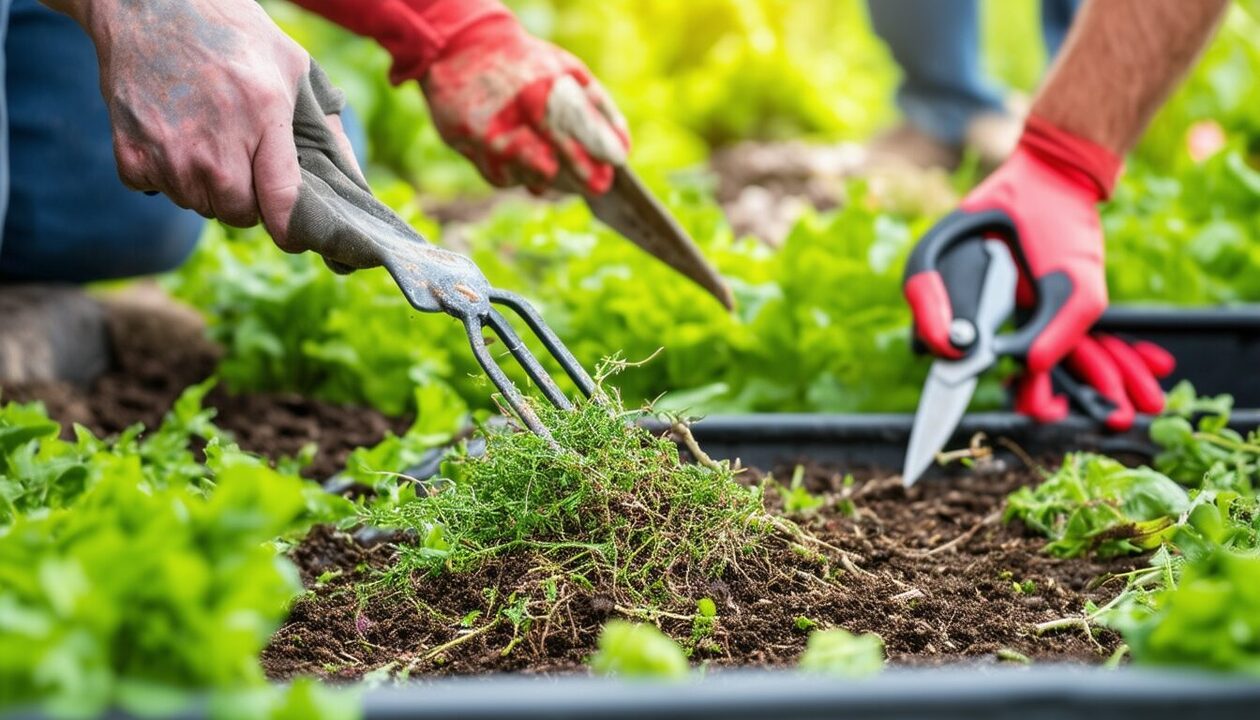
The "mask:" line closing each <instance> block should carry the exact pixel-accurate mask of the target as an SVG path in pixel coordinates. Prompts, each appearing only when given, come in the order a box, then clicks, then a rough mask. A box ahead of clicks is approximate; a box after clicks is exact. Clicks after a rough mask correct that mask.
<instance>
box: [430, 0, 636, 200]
mask: <svg viewBox="0 0 1260 720" xmlns="http://www.w3.org/2000/svg"><path fill="white" fill-rule="evenodd" d="M421 86H422V87H423V89H424V93H425V96H426V97H427V98H428V101H429V106H430V108H431V110H432V112H433V118H434V121H435V123H436V124H437V128H438V131H439V132H440V133H441V135H442V137H443V138H444V139H445V140H446V141H447V143H449V144H450V145H451V146H452V147H454V148H455V149H456V150H458V151H459V152H460V153H462V154H463V155H464V156H465V157H467V158H468V159H470V160H471V161H472V162H473V163H474V164H475V165H476V166H477V168H478V170H480V171H481V174H482V175H483V176H484V177H485V178H486V180H488V181H489V182H491V183H492V184H494V185H496V186H500V187H503V186H509V185H516V184H521V185H525V186H526V187H527V188H529V189H530V190H531V191H532V192H535V193H540V192H542V191H543V190H546V189H548V188H554V187H559V189H564V190H579V189H581V188H576V187H571V186H569V185H571V183H566V179H565V174H566V173H562V172H561V170H562V169H566V170H568V171H569V172H571V173H572V174H573V175H574V176H575V177H576V180H577V182H578V183H579V184H580V185H581V187H582V188H585V189H587V190H589V191H590V192H593V193H595V194H602V193H604V192H606V191H607V190H608V188H609V187H610V186H611V185H612V181H613V173H614V166H617V165H621V164H624V163H625V160H626V152H627V149H628V147H629V135H628V132H627V129H626V122H625V119H624V118H623V117H622V116H621V113H620V112H619V111H618V110H617V108H616V106H615V105H614V104H613V102H612V100H611V99H610V98H609V97H608V94H607V93H606V92H605V91H604V89H603V88H602V87H600V85H599V83H598V82H596V81H595V79H594V78H593V77H592V76H591V74H590V71H589V70H587V68H586V66H585V65H583V64H582V62H581V61H580V60H578V59H577V58H575V57H573V56H572V55H570V54H569V53H567V52H565V51H564V50H561V49H560V48H558V47H556V46H554V45H552V44H550V43H547V42H544V41H542V40H539V39H537V38H534V37H532V36H530V35H529V34H528V33H526V32H525V30H524V29H523V28H521V26H520V25H519V24H518V23H517V22H516V20H515V19H514V18H511V17H502V16H496V17H490V18H487V19H485V20H482V21H481V22H478V23H476V24H474V25H472V26H471V27H468V28H466V29H464V30H462V31H461V32H460V33H459V34H457V35H455V36H454V37H453V38H451V40H450V41H448V43H447V45H446V46H445V47H444V48H443V50H442V52H441V54H440V55H439V56H438V57H437V59H436V60H435V61H434V62H433V63H432V64H431V65H430V66H429V67H428V68H427V72H426V73H425V75H424V76H423V77H422V78H421Z"/></svg>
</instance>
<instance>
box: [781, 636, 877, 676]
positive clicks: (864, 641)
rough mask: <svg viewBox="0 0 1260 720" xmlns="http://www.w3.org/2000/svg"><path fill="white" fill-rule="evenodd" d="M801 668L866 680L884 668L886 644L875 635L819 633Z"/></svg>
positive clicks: (808, 645)
mask: <svg viewBox="0 0 1260 720" xmlns="http://www.w3.org/2000/svg"><path fill="white" fill-rule="evenodd" d="M800 667H801V669H802V670H805V671H808V672H816V673H823V674H826V675H833V676H836V677H846V678H855V677H865V676H867V675H873V674H875V673H878V672H879V671H880V670H883V668H884V640H883V638H881V637H880V636H879V635H876V634H875V633H863V634H861V635H854V634H853V633H851V632H849V631H848V630H844V629H841V628H835V629H832V630H816V631H814V632H813V633H812V634H811V635H810V636H809V640H808V641H806V646H805V654H804V655H802V656H801V661H800Z"/></svg>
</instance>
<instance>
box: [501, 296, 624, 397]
mask: <svg viewBox="0 0 1260 720" xmlns="http://www.w3.org/2000/svg"><path fill="white" fill-rule="evenodd" d="M490 302H492V303H497V304H499V305H502V306H504V307H507V308H511V309H512V311H513V312H515V313H516V314H517V315H518V316H520V318H521V319H522V320H524V321H525V324H526V325H528V326H529V329H530V331H532V332H533V333H534V335H535V336H537V338H538V340H539V341H540V342H542V344H543V347H545V348H547V352H549V353H551V356H552V357H553V358H555V359H556V362H558V363H560V367H562V368H564V372H565V373H566V374H567V375H568V376H569V379H570V380H572V381H573V384H574V385H576V386H577V389H578V390H579V391H581V393H582V394H583V395H585V396H586V397H588V398H593V399H596V400H598V399H599V398H598V396H597V395H598V389H597V388H596V386H595V381H594V380H592V379H591V376H590V375H588V374H587V372H586V369H585V368H583V367H582V364H581V363H579V362H578V361H577V358H575V357H573V353H571V352H569V348H567V347H565V345H564V343H563V342H561V341H560V338H559V337H556V334H555V332H553V331H552V329H551V328H550V327H548V326H547V323H545V322H543V319H542V316H541V315H539V314H538V311H537V310H535V309H534V307H533V306H532V305H530V304H529V303H528V302H526V300H525V298H523V297H521V296H520V295H517V294H516V293H512V292H508V291H507V290H498V289H491V290H490ZM526 370H527V371H528V368H527V369H526ZM547 380H548V381H550V380H551V378H550V377H548V378H547Z"/></svg>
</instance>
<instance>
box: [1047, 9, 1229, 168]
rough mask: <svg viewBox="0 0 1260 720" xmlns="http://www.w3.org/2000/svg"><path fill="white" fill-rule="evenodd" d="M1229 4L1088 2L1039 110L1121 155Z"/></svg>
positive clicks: (1057, 123) (1197, 51) (1165, 96)
mask: <svg viewBox="0 0 1260 720" xmlns="http://www.w3.org/2000/svg"><path fill="white" fill-rule="evenodd" d="M1228 7H1229V0H1090V1H1089V2H1087V3H1086V5H1085V7H1084V8H1083V9H1082V11H1081V16H1080V18H1079V19H1078V20H1077V22H1076V24H1075V26H1074V27H1073V29H1072V32H1071V34H1070V35H1069V36H1068V39H1067V43H1066V45H1065V46H1064V48H1063V51H1062V53H1061V54H1060V56H1059V59H1058V61H1057V62H1056V63H1055V65H1054V67H1053V68H1052V69H1051V71H1050V74H1049V76H1048V77H1047V79H1046V82H1045V84H1044V85H1043V86H1042V89H1041V92H1040V93H1039V94H1038V95H1037V99H1036V101H1035V103H1034V105H1033V113H1034V114H1036V115H1038V116H1040V117H1042V118H1044V119H1046V120H1048V121H1050V122H1051V123H1053V124H1054V125H1056V126H1058V127H1060V128H1062V129H1064V130H1067V131H1068V132H1071V133H1074V134H1076V135H1079V136H1081V137H1084V138H1086V139H1089V140H1092V141H1094V142H1096V143H1098V144H1100V145H1102V146H1103V147H1106V148H1107V149H1109V150H1111V151H1112V152H1114V153H1116V154H1117V155H1123V154H1124V153H1126V152H1128V151H1129V150H1130V149H1131V148H1132V147H1133V145H1134V144H1135V143H1136V142H1137V139H1138V137H1139V136H1140V135H1141V134H1142V131H1143V130H1145V129H1146V125H1147V123H1149V122H1150V119H1151V116H1152V115H1154V114H1155V111H1156V110H1158V109H1159V106H1160V105H1161V104H1163V102H1164V100H1165V99H1166V98H1167V97H1168V95H1169V93H1171V92H1172V90H1173V88H1174V87H1176V85H1177V84H1178V82H1180V80H1181V78H1182V77H1183V76H1184V75H1185V73H1186V71H1187V70H1188V69H1189V68H1190V66H1191V65H1192V64H1193V63H1194V61H1195V59H1196V58H1197V57H1198V56H1199V53H1200V52H1201V51H1202V49H1203V47H1204V46H1205V45H1206V44H1207V42H1208V40H1210V39H1211V37H1212V34H1213V32H1214V31H1215V29H1216V27H1217V25H1219V23H1220V20H1221V18H1222V17H1224V15H1225V11H1226V10H1227V9H1228Z"/></svg>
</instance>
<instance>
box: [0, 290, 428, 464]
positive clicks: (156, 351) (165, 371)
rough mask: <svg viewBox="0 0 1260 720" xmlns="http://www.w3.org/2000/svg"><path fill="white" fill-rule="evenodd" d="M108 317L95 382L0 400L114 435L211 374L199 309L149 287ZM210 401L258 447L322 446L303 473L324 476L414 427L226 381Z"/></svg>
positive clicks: (20, 388) (227, 424)
mask: <svg viewBox="0 0 1260 720" xmlns="http://www.w3.org/2000/svg"><path fill="white" fill-rule="evenodd" d="M107 318H108V323H109V333H110V340H111V350H112V355H113V358H112V359H113V363H112V367H111V369H110V370H109V371H107V372H106V373H105V374H104V375H102V376H101V377H99V378H98V379H97V380H96V381H95V382H94V383H92V385H91V387H88V388H82V387H78V386H76V385H72V384H68V383H55V382H43V383H32V384H27V385H6V386H3V387H0V398H3V400H4V401H18V402H30V401H34V400H38V401H41V402H43V403H44V406H45V407H46V408H47V410H48V413H49V415H51V416H52V418H53V419H54V420H57V421H58V422H60V423H61V424H62V427H63V432H64V433H65V434H66V435H67V437H72V436H73V430H72V426H71V423H79V424H80V425H83V426H85V427H87V428H88V429H89V430H91V431H92V432H93V433H95V434H97V435H98V436H108V435H113V434H116V433H118V432H120V431H121V430H123V429H124V428H126V427H128V426H130V425H133V424H135V423H141V424H143V425H144V426H145V427H150V428H152V427H157V425H159V424H160V423H161V421H162V417H163V416H164V415H165V414H166V412H167V411H168V410H170V408H171V405H172V404H173V403H174V401H175V399H176V398H177V397H179V394H180V393H181V392H183V391H184V389H185V388H187V387H188V386H190V385H194V384H196V383H199V382H201V381H203V380H205V379H206V378H208V377H210V376H211V375H212V374H213V373H214V369H215V366H216V364H217V363H218V359H219V356H220V354H221V351H220V349H219V348H218V347H217V346H215V344H214V343H212V342H210V341H209V340H208V339H206V336H205V331H204V327H203V326H202V325H201V321H200V319H199V318H198V317H197V316H196V314H195V313H194V312H193V311H192V310H188V309H187V308H182V307H180V306H178V305H175V304H174V303H172V302H171V301H169V300H166V299H164V298H159V297H158V296H156V295H154V294H153V291H144V290H142V291H141V292H138V293H134V294H130V295H128V296H126V297H123V298H116V299H115V300H113V301H111V302H109V303H108V304H107ZM206 405H207V406H208V407H213V408H215V409H216V410H217V411H218V414H217V415H216V417H215V424H216V425H218V426H219V427H220V428H222V429H224V430H227V431H228V432H230V433H232V435H233V436H234V437H235V438H236V440H237V442H238V443H239V444H240V446H241V447H242V448H244V449H246V450H249V451H251V452H255V453H258V454H260V455H264V456H266V457H271V458H279V457H281V456H294V455H297V454H298V452H299V451H301V450H302V448H303V446H305V445H307V444H310V443H315V444H316V445H317V446H318V448H319V450H318V452H317V454H316V456H315V459H314V462H313V463H312V464H311V465H310V466H309V467H307V468H306V469H305V470H304V474H306V475H307V476H308V477H312V478H318V479H323V478H326V477H328V476H330V475H333V474H334V473H336V472H338V471H339V470H341V469H342V468H343V467H345V461H346V457H347V456H348V455H349V454H350V452H351V451H352V450H354V449H355V448H357V447H360V446H364V445H374V444H376V443H378V442H380V441H381V439H382V438H383V437H384V436H385V434H386V433H387V432H390V431H392V432H394V433H401V432H403V431H405V430H406V429H407V426H408V421H407V420H406V419H399V418H389V417H386V416H384V415H381V414H380V413H378V412H375V411H373V410H368V409H364V408H356V407H343V406H338V405H331V404H328V403H323V402H319V401H317V400H311V399H308V398H304V397H300V396H296V395H284V394H250V395H233V394H231V393H229V392H227V391H226V390H225V389H224V388H222V387H217V388H215V389H214V390H213V391H212V392H211V394H210V396H209V397H208V398H207V399H206Z"/></svg>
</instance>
